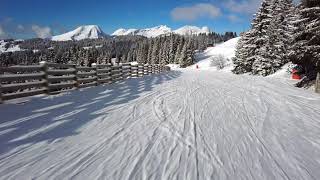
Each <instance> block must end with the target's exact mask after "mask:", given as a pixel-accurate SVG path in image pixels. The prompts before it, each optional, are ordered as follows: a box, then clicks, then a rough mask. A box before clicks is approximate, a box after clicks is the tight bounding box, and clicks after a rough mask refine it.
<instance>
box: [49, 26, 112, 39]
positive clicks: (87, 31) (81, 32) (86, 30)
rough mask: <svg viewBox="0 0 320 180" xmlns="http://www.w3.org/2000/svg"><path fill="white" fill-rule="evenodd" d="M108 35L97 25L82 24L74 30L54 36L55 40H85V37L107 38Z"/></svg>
mask: <svg viewBox="0 0 320 180" xmlns="http://www.w3.org/2000/svg"><path fill="white" fill-rule="evenodd" d="M105 37H107V35H106V34H105V33H104V32H103V31H102V30H101V29H100V27H99V26H97V25H86V26H80V27H78V28H76V29H75V30H73V31H70V32H67V33H65V34H61V35H57V36H53V37H52V40H53V41H70V40H75V41H79V40H83V39H98V38H105Z"/></svg>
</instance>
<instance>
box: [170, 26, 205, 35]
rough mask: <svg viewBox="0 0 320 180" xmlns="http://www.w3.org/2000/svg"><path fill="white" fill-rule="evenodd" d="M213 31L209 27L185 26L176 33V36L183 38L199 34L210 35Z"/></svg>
mask: <svg viewBox="0 0 320 180" xmlns="http://www.w3.org/2000/svg"><path fill="white" fill-rule="evenodd" d="M210 32H211V31H210V29H209V28H208V27H207V26H204V27H202V28H199V27H197V26H183V27H181V28H179V29H177V30H175V31H174V33H175V34H180V35H183V36H190V35H198V34H209V33H210Z"/></svg>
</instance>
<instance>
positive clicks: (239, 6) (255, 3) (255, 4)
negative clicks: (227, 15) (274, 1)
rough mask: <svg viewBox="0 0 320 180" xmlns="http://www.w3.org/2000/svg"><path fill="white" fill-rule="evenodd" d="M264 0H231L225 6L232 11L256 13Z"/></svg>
mask: <svg viewBox="0 0 320 180" xmlns="http://www.w3.org/2000/svg"><path fill="white" fill-rule="evenodd" d="M261 2H262V0H242V1H240V2H238V1H235V0H229V1H227V3H226V4H225V6H226V7H227V8H228V9H229V10H230V11H231V12H236V13H242V14H254V13H256V12H257V10H258V8H259V7H260V5H261Z"/></svg>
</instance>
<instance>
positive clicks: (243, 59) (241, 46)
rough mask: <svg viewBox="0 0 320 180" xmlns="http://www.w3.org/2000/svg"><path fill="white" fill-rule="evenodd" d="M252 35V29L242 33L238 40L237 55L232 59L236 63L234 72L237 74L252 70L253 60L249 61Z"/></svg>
mask: <svg viewBox="0 0 320 180" xmlns="http://www.w3.org/2000/svg"><path fill="white" fill-rule="evenodd" d="M250 35H251V33H250V31H248V32H244V33H242V34H241V36H240V39H239V41H238V44H237V47H236V53H235V57H234V58H233V59H232V61H233V64H234V69H233V70H232V72H233V73H235V74H243V73H247V72H251V70H252V62H250V61H248V59H249V58H250V56H249V51H250V48H249V46H248V44H249V42H248V41H249V40H250Z"/></svg>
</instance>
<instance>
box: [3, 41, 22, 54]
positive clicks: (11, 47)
mask: <svg viewBox="0 0 320 180" xmlns="http://www.w3.org/2000/svg"><path fill="white" fill-rule="evenodd" d="M7 43H8V42H5V41H4V40H0V54H1V53H6V52H16V51H24V50H23V49H21V48H20V46H19V45H18V44H17V45H13V44H10V46H9V48H8V49H6V48H5V45H6V44H7Z"/></svg>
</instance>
